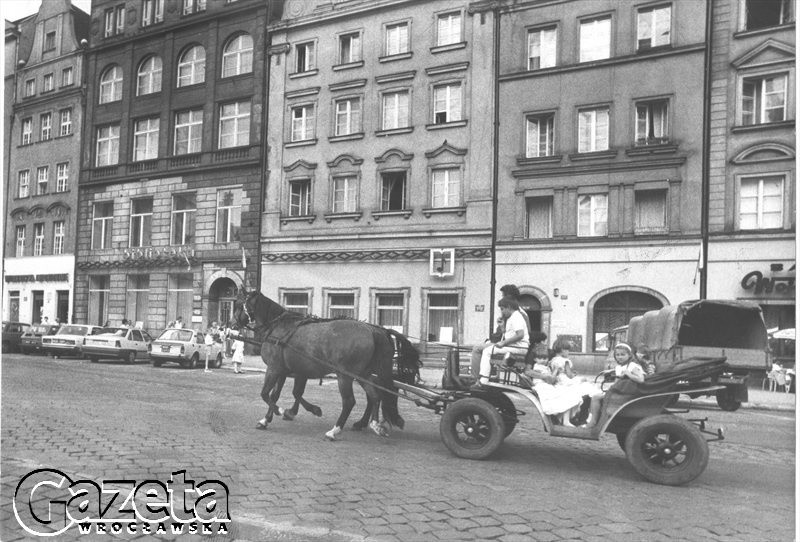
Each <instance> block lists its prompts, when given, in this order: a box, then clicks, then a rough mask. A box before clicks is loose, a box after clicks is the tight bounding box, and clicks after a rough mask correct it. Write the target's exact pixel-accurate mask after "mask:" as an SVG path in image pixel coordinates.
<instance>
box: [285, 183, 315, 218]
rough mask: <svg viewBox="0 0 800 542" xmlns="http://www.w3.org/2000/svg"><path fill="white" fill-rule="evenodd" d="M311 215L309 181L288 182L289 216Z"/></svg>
mask: <svg viewBox="0 0 800 542" xmlns="http://www.w3.org/2000/svg"><path fill="white" fill-rule="evenodd" d="M310 214H311V181H310V180H309V179H303V180H301V181H291V182H289V216H308V215H310Z"/></svg>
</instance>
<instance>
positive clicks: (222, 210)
mask: <svg viewBox="0 0 800 542" xmlns="http://www.w3.org/2000/svg"><path fill="white" fill-rule="evenodd" d="M241 226H242V191H241V189H239V188H235V189H224V190H218V191H217V240H216V242H217V243H232V242H234V241H238V240H239V229H240V228H241Z"/></svg>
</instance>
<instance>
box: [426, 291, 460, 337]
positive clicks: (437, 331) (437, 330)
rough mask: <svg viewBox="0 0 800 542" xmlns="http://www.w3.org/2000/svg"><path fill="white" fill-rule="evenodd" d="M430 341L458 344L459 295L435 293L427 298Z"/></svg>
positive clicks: (427, 333) (427, 335)
mask: <svg viewBox="0 0 800 542" xmlns="http://www.w3.org/2000/svg"><path fill="white" fill-rule="evenodd" d="M426 301H427V311H428V314H427V322H428V326H427V330H426V333H425V336H426V337H427V340H428V341H432V342H439V343H453V344H458V343H459V340H460V337H459V329H458V327H459V326H458V315H459V304H460V303H459V301H460V300H459V295H458V294H457V293H433V292H430V293H428V294H427V296H426Z"/></svg>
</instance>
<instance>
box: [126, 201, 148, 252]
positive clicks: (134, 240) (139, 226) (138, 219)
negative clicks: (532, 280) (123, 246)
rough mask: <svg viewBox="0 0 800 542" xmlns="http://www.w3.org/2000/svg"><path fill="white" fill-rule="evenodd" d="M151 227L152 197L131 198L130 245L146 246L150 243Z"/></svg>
mask: <svg viewBox="0 0 800 542" xmlns="http://www.w3.org/2000/svg"><path fill="white" fill-rule="evenodd" d="M152 228H153V198H141V199H134V200H131V225H130V232H131V234H130V240H129V245H128V246H131V247H147V246H150V245H151V244H152V242H151V240H150V236H151V234H152Z"/></svg>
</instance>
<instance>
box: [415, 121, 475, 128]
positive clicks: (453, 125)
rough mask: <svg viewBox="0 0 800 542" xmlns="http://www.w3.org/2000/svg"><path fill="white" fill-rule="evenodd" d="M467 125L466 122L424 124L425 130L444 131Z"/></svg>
mask: <svg viewBox="0 0 800 542" xmlns="http://www.w3.org/2000/svg"><path fill="white" fill-rule="evenodd" d="M466 125H467V121H466V120H454V121H452V122H443V123H441V124H426V125H425V128H426V129H427V130H444V129H445V128H462V127H464V126H466Z"/></svg>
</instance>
